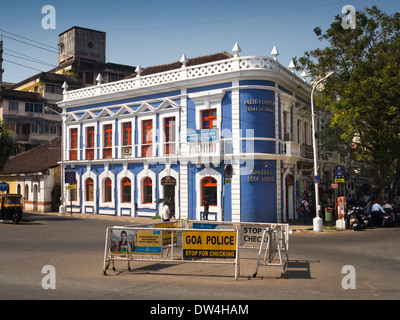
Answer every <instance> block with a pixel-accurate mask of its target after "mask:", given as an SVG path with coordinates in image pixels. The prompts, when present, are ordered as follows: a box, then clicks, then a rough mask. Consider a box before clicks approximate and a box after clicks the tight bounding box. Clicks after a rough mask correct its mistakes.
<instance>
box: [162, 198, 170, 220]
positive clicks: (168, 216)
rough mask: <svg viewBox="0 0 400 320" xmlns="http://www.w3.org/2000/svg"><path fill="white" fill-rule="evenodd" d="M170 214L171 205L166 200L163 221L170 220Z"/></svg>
mask: <svg viewBox="0 0 400 320" xmlns="http://www.w3.org/2000/svg"><path fill="white" fill-rule="evenodd" d="M170 215H171V210H170V208H169V205H168V204H167V203H166V202H164V206H163V208H162V218H163V222H166V221H169V219H170Z"/></svg>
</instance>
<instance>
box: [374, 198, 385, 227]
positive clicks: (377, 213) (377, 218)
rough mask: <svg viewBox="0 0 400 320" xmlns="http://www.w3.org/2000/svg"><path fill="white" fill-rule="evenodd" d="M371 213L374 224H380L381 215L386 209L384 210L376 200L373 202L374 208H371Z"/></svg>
mask: <svg viewBox="0 0 400 320" xmlns="http://www.w3.org/2000/svg"><path fill="white" fill-rule="evenodd" d="M371 211H372V213H371V215H372V221H373V223H374V225H376V226H378V225H380V224H381V217H382V214H384V213H385V210H383V208H382V206H381V205H380V204H379V203H377V202H376V201H374V202H373V204H372V208H371Z"/></svg>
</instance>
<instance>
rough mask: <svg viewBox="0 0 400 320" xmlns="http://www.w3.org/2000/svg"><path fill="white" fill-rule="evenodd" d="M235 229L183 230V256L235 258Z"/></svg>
mask: <svg viewBox="0 0 400 320" xmlns="http://www.w3.org/2000/svg"><path fill="white" fill-rule="evenodd" d="M236 235H237V233H236V231H221V232H216V231H184V232H183V257H184V258H224V259H226V258H232V259H234V258H236V250H237V247H236V241H237V239H236V238H237V237H236Z"/></svg>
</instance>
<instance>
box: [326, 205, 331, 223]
mask: <svg viewBox="0 0 400 320" xmlns="http://www.w3.org/2000/svg"><path fill="white" fill-rule="evenodd" d="M332 220H333V209H332V208H325V221H329V222H330V221H332Z"/></svg>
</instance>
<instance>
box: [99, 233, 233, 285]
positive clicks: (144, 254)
mask: <svg viewBox="0 0 400 320" xmlns="http://www.w3.org/2000/svg"><path fill="white" fill-rule="evenodd" d="M238 245H239V242H238V231H235V230H212V231H210V230H199V229H184V228H162V226H157V227H148V226H145V227H132V226H122V227H118V226H115V227H109V228H107V232H106V243H105V252H104V265H103V273H104V275H106V274H107V270H108V268H109V266H110V263H112V268H113V270H115V265H114V261H116V260H122V261H127V262H128V270H131V266H130V262H131V261H133V260H140V261H152V262H166V261H168V262H178V263H220V264H221V263H222V264H231V265H234V266H235V273H234V276H235V280H236V279H237V277H238V275H239V250H238Z"/></svg>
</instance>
